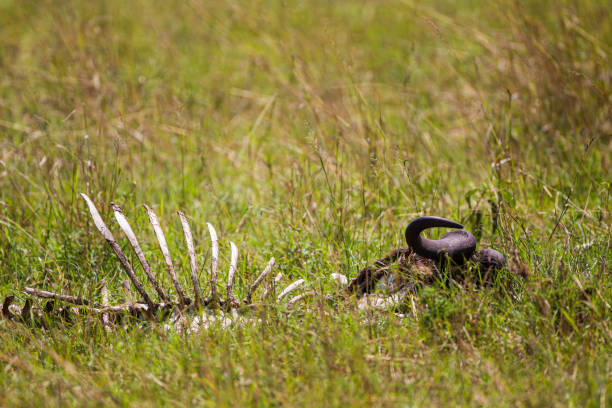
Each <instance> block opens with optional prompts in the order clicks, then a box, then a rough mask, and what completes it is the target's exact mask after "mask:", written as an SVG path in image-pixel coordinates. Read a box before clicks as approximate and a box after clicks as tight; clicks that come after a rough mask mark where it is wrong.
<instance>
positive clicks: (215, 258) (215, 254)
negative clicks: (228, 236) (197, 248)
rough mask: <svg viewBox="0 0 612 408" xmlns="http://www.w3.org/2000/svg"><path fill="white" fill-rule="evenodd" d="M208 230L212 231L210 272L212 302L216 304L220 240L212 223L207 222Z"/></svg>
mask: <svg viewBox="0 0 612 408" xmlns="http://www.w3.org/2000/svg"><path fill="white" fill-rule="evenodd" d="M206 226H207V227H208V232H209V233H210V240H211V241H212V255H211V273H210V302H211V303H212V304H215V303H216V302H217V287H216V286H217V267H218V265H219V241H218V239H217V231H215V228H214V227H213V226H212V224H210V223H208V222H207V223H206Z"/></svg>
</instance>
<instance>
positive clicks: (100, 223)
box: [81, 193, 154, 309]
mask: <svg viewBox="0 0 612 408" xmlns="http://www.w3.org/2000/svg"><path fill="white" fill-rule="evenodd" d="M81 197H83V199H84V200H85V202H86V203H87V207H88V208H89V213H90V214H91V218H92V219H93V222H94V224H95V226H96V228H97V229H98V231H100V233H101V234H102V236H103V237H104V239H106V242H108V244H109V245H110V247H111V248H112V249H113V252H115V255H117V258H118V259H119V263H120V264H121V266H122V267H123V270H124V271H125V273H126V274H127V275H128V277H129V278H130V280H131V281H132V284H134V287H135V288H136V290H138V293H140V295H141V296H142V297H143V299H144V300H145V302H146V303H147V305H149V307H150V308H151V309H153V308H154V303H153V301H152V300H151V298H150V297H149V295H148V294H147V292H146V291H145V290H144V288H143V287H142V285H141V284H140V282H139V281H138V278H137V277H136V274H134V270H133V269H132V266H131V265H130V263H129V262H128V260H127V258H126V257H125V255H124V254H123V251H122V250H121V247H119V244H117V241H115V238H114V237H113V234H112V233H111V232H110V230H109V229H108V227H107V226H106V224H105V223H104V220H102V217H101V216H100V213H99V212H98V209H97V208H96V206H95V205H94V203H93V202H92V201H91V200H90V199H89V197H87V195H86V194H83V193H81Z"/></svg>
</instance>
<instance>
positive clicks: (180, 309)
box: [1, 194, 313, 327]
mask: <svg viewBox="0 0 612 408" xmlns="http://www.w3.org/2000/svg"><path fill="white" fill-rule="evenodd" d="M81 196H82V197H83V199H84V200H85V202H86V203H87V207H88V209H89V212H90V214H91V217H92V219H93V222H94V224H95V226H96V228H97V229H98V231H100V233H101V234H102V236H103V237H104V238H105V239H106V242H107V243H108V244H109V246H110V247H111V248H112V250H113V252H114V253H115V255H116V256H117V258H118V260H119V262H120V264H121V267H122V269H123V271H124V272H125V274H126V275H127V277H128V278H129V279H130V281H131V282H132V285H133V286H134V288H135V289H136V291H137V292H138V294H139V295H140V296H141V297H142V300H139V301H136V302H130V303H127V304H123V305H114V306H112V305H109V303H108V290H107V288H106V283H105V282H104V281H102V282H101V288H100V292H101V304H98V303H96V302H93V301H92V300H89V299H84V298H80V297H75V296H71V295H65V294H61V293H54V292H49V291H45V290H39V289H35V288H30V287H26V288H25V289H24V291H25V293H26V294H27V295H30V296H33V297H37V298H42V299H48V302H47V303H46V304H45V306H44V307H42V308H40V307H36V306H33V303H32V300H31V298H30V297H28V298H27V299H26V301H25V304H24V306H23V307H19V306H17V305H14V304H12V302H13V300H14V296H13V295H10V296H7V297H6V298H5V299H4V302H3V304H2V310H1V313H2V314H1V316H2V317H4V318H6V319H9V320H14V321H23V322H29V323H34V324H38V325H42V326H44V325H45V322H46V321H48V318H49V317H50V316H52V315H56V316H57V315H59V316H60V317H63V318H65V319H70V318H71V314H79V313H80V311H79V308H76V307H75V306H80V307H83V308H86V309H88V310H89V311H90V312H93V313H95V314H97V315H99V316H100V317H101V319H102V323H103V325H104V326H105V327H108V326H109V325H110V324H111V323H112V322H121V321H123V320H124V319H125V318H126V317H127V316H130V315H131V316H133V317H135V318H137V319H138V320H139V321H146V320H149V321H160V320H165V321H170V322H171V323H173V324H174V325H175V327H184V325H185V323H186V319H185V316H187V315H192V316H193V315H194V314H195V313H196V312H198V311H202V310H204V313H203V314H201V315H199V316H198V315H196V316H195V319H194V321H195V323H196V324H198V323H205V322H210V321H213V320H215V319H216V317H220V318H221V322H222V324H225V323H226V317H225V316H226V315H227V314H228V313H229V314H230V315H233V316H234V317H235V316H237V314H238V312H239V311H244V310H248V309H250V308H252V307H254V306H255V303H254V301H253V295H254V293H255V291H256V290H257V288H258V286H259V285H260V284H261V283H262V281H263V280H264V279H265V278H266V277H267V276H268V275H269V274H270V272H271V271H272V269H273V267H274V263H275V260H274V258H271V259H270V261H269V262H268V264H267V266H266V267H265V269H264V270H263V272H262V273H261V274H260V275H259V276H258V277H257V279H255V280H254V281H253V282H252V284H251V285H250V287H249V289H248V291H247V294H246V296H245V298H244V299H243V300H242V301H241V300H239V299H237V298H236V297H235V295H234V292H233V288H234V278H235V275H236V266H237V263H238V248H237V247H236V245H235V244H234V243H233V242H230V248H231V256H230V265H229V271H228V277H227V285H226V286H225V292H226V296H225V298H223V297H221V296H220V294H219V293H218V292H217V275H218V265H219V240H218V238H217V233H216V231H215V229H214V227H213V226H212V225H211V224H210V223H207V224H206V225H207V227H208V231H209V233H210V238H211V241H212V256H211V275H210V287H211V289H210V296H209V297H204V296H203V295H202V292H201V288H200V284H199V281H198V266H197V261H196V254H195V249H194V243H193V236H192V232H191V228H190V227H189V223H188V222H187V218H186V217H185V214H184V213H182V212H181V211H179V212H178V215H179V217H180V220H181V225H182V228H183V233H184V237H185V241H186V244H187V252H188V254H189V265H190V272H191V282H192V285H193V294H194V296H193V297H194V298H193V300H192V299H191V298H189V297H188V296H187V295H186V293H185V292H184V291H183V288H181V285H180V283H179V281H178V278H177V275H176V271H175V269H174V264H173V263H172V258H171V256H170V251H169V248H168V244H167V242H166V238H165V235H164V232H163V230H162V228H161V225H160V222H159V220H158V218H157V215H156V214H155V213H154V212H153V210H152V209H151V208H150V207H148V206H146V205H145V208H146V211H147V214H148V216H149V221H150V223H151V225H152V227H153V230H154V232H155V235H156V238H157V241H158V243H159V248H160V251H161V253H162V255H163V258H164V261H165V264H166V268H167V271H168V274H169V275H170V280H171V281H172V284H173V286H174V288H175V290H176V293H177V296H178V300H176V301H173V300H172V299H170V297H169V296H168V295H167V294H166V293H165V292H164V290H163V289H162V288H161V287H160V285H159V283H158V281H157V279H156V278H155V276H154V275H153V273H152V271H151V267H150V265H149V263H148V262H147V260H146V258H145V256H144V252H143V250H142V248H141V247H140V244H139V242H138V239H137V238H136V235H135V234H134V231H133V230H132V228H131V226H130V224H129V223H128V221H127V219H126V217H125V216H124V215H123V211H122V210H121V208H120V207H119V206H118V205H115V204H112V208H113V212H114V214H115V218H116V220H117V223H118V224H119V227H120V228H121V230H122V231H123V233H124V234H125V236H126V238H127V240H128V242H129V243H130V245H131V247H132V249H133V250H134V253H135V254H136V257H137V258H138V261H139V262H140V264H141V266H142V269H143V271H144V273H145V275H146V277H147V279H148V281H149V282H150V283H151V285H152V286H153V288H154V289H155V292H157V297H158V300H154V299H153V298H152V297H151V296H150V295H149V293H148V292H147V291H146V290H145V288H144V286H143V285H142V283H141V282H140V281H139V279H138V277H137V276H136V274H135V273H134V268H133V267H132V265H131V264H130V262H129V261H128V260H127V258H126V256H125V254H124V253H123V251H122V250H121V247H120V246H119V244H118V243H117V241H116V240H115V238H114V236H113V234H112V233H111V231H110V229H109V228H108V227H107V226H106V224H105V223H104V220H103V219H102V217H101V216H100V213H99V212H98V210H97V208H96V206H95V205H94V203H93V202H92V200H91V199H90V198H89V197H88V196H87V195H85V194H81ZM304 283H305V281H304V280H303V279H298V280H296V281H294V282H293V283H291V284H290V285H288V286H287V287H286V288H285V289H284V290H283V291H281V293H280V294H279V295H278V296H277V298H276V301H277V302H279V303H280V302H282V301H283V300H284V299H285V298H286V297H287V296H288V295H289V294H290V293H291V292H293V291H295V290H296V289H298V288H299V287H300V286H302V285H303V284H304ZM126 286H127V287H128V290H129V285H126ZM268 294H269V292H268V291H266V293H265V294H264V297H266V295H268ZM312 294H313V292H311V291H307V292H304V293H302V294H299V295H297V296H294V297H293V298H290V299H289V300H287V301H286V305H287V306H291V305H293V304H295V303H297V302H299V301H300V300H303V299H304V298H306V297H308V296H311V295H312ZM55 301H61V302H64V303H67V304H70V305H72V306H71V307H61V308H56V307H55ZM213 310H216V311H217V312H218V313H217V314H216V315H213V314H211V313H207V311H208V312H210V311H213ZM215 316H216V317H215Z"/></svg>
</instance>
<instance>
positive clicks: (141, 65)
mask: <svg viewBox="0 0 612 408" xmlns="http://www.w3.org/2000/svg"><path fill="white" fill-rule="evenodd" d="M611 39H612V14H611V13H610V9H609V6H606V5H605V2H600V1H597V0H566V1H560V2H559V1H552V0H539V1H535V0H533V1H532V0H529V1H523V2H518V1H512V0H500V1H499V2H489V3H486V2H476V1H473V0H462V1H458V2H455V1H449V0H432V1H427V2H419V1H412V0H404V1H370V0H366V1H347V2H326V1H316V0H308V1H303V2H299V3H298V2H279V1H267V0H266V1H257V2H230V1H227V2H226V1H219V2H199V1H186V2H147V1H140V0H139V1H133V2H121V1H114V0H110V1H106V2H88V3H85V2H78V1H63V2H52V1H47V0H45V1H37V2H33V1H13V0H0V295H2V296H5V295H8V294H11V293H15V294H16V295H17V298H18V302H23V299H24V297H23V295H22V294H21V290H22V289H23V287H24V286H35V287H40V288H45V289H48V290H56V291H63V292H66V293H74V294H84V295H87V296H89V295H91V296H94V297H95V296H97V295H96V294H95V289H96V287H97V284H98V282H99V281H100V280H101V279H106V280H107V281H108V282H109V286H110V290H111V297H112V300H113V301H114V302H120V301H121V298H122V294H121V281H122V280H123V279H124V277H123V275H122V273H121V271H120V269H119V266H118V264H117V262H116V261H115V259H114V257H113V256H112V254H111V252H110V249H109V248H108V247H107V246H106V245H105V243H104V242H103V239H102V238H101V236H99V234H97V232H96V231H95V230H94V227H93V224H92V223H91V221H90V219H89V216H88V214H87V210H86V207H85V203H84V202H83V201H82V200H80V199H79V197H78V193H79V192H86V193H88V194H89V195H90V197H92V199H93V200H94V201H95V202H96V204H97V205H98V207H99V208H100V209H101V210H103V211H102V215H103V217H104V218H105V219H106V220H107V221H108V222H109V225H111V228H112V229H113V230H114V231H116V233H115V235H116V236H117V237H119V236H120V234H119V231H118V229H116V228H115V224H113V223H112V222H110V221H111V217H112V214H111V212H110V202H111V201H114V202H116V203H119V204H120V205H122V206H123V208H124V212H125V213H126V215H127V217H128V218H129V219H130V221H131V222H132V223H133V227H134V229H135V230H136V232H137V234H138V235H139V237H140V238H141V240H143V247H144V249H145V252H146V253H147V254H148V258H149V259H150V260H151V261H153V264H154V267H155V269H156V270H158V271H163V266H162V264H161V257H160V256H159V255H158V253H157V249H156V247H155V244H154V242H153V240H152V239H153V238H152V237H153V234H152V233H151V231H150V227H149V226H148V224H147V220H146V215H145V212H144V210H143V209H142V204H143V203H146V204H149V205H151V206H153V207H154V208H155V209H156V211H157V213H158V215H159V216H160V218H161V220H162V223H163V225H164V227H165V229H166V234H167V237H168V241H169V245H170V247H171V249H172V253H173V255H174V257H175V262H176V263H177V264H179V265H181V266H182V268H181V270H182V272H181V281H182V282H183V283H184V284H186V283H187V282H188V272H187V268H186V267H187V265H188V259H187V255H186V251H185V250H184V247H183V243H182V231H181V228H180V224H179V221H178V217H177V216H176V214H175V211H176V210H179V209H182V210H184V211H185V212H186V213H187V214H188V216H189V217H190V220H191V224H192V228H193V230H194V236H195V237H196V246H197V252H198V254H200V258H199V263H200V265H201V266H202V267H203V269H204V272H203V276H202V280H204V274H206V273H207V269H206V268H204V266H205V265H208V264H209V249H208V248H209V241H208V238H207V236H208V235H207V231H206V228H205V222H207V221H209V222H212V223H213V224H214V225H215V226H216V228H217V231H218V232H219V234H220V237H221V246H222V260H221V264H222V270H223V273H225V271H226V266H227V262H228V258H229V244H228V242H229V240H232V241H234V242H236V243H237V244H238V245H239V249H240V264H239V269H238V282H237V285H236V289H235V290H236V292H238V294H241V293H244V290H245V285H246V284H247V282H249V281H251V280H252V278H253V277H255V276H256V274H258V273H259V272H260V271H261V270H262V269H263V267H264V266H265V263H266V261H267V260H268V258H269V257H271V256H274V257H275V258H276V259H277V263H278V268H277V270H278V271H281V272H283V274H284V276H285V278H284V280H286V281H287V282H288V281H290V280H292V279H295V278H297V277H303V278H305V279H306V280H307V281H308V282H309V284H310V285H312V286H314V287H317V288H320V289H321V290H322V291H324V292H326V293H331V292H332V291H333V290H335V288H334V287H333V285H332V283H331V282H330V280H329V274H330V273H332V272H340V273H344V274H346V275H347V276H348V277H349V278H350V277H353V276H355V274H356V272H357V271H358V270H359V269H360V268H362V267H363V266H365V265H367V264H369V263H371V262H372V261H373V260H374V259H376V258H378V257H380V256H382V255H383V254H384V253H386V252H387V251H388V250H390V249H391V248H394V247H398V246H400V245H402V241H403V237H402V233H403V229H404V228H405V226H406V224H407V222H409V220H411V219H412V218H414V217H416V216H418V215H424V214H430V215H439V216H444V217H446V218H450V219H454V220H458V221H461V222H463V223H464V224H465V225H466V228H468V229H470V230H472V231H474V232H475V233H476V235H477V238H478V240H479V245H480V246H492V247H494V248H497V249H500V250H502V251H503V252H504V253H505V254H506V255H507V256H508V257H509V258H510V259H511V261H512V265H514V266H515V267H520V268H523V269H524V270H527V271H528V272H529V278H528V279H527V280H519V281H512V283H511V284H509V285H508V284H503V283H502V282H499V283H497V284H496V285H494V286H493V287H491V288H486V289H477V288H474V287H470V286H465V287H461V286H452V287H450V288H447V287H444V286H441V285H440V286H434V287H431V288H426V289H424V290H422V291H421V292H419V294H418V295H417V297H416V299H415V305H416V312H417V313H416V317H410V318H400V317H398V316H396V315H395V314H393V313H372V314H365V315H364V314H363V313H358V312H357V311H356V310H355V308H354V305H352V304H350V302H348V303H347V304H341V305H338V306H337V307H331V306H328V305H325V304H319V303H318V302H314V303H313V304H311V308H310V311H308V312H307V313H305V314H293V315H290V316H289V317H286V316H285V314H284V313H283V312H282V310H280V309H279V310H277V309H274V308H272V309H269V310H263V311H260V312H258V314H259V315H260V316H259V317H260V318H261V319H262V323H261V324H258V325H256V326H253V327H241V328H236V329H234V330H231V331H223V330H221V329H220V328H213V329H211V330H209V331H203V332H201V333H198V334H195V335H190V336H182V335H180V334H177V333H165V332H163V331H162V330H161V328H158V327H152V328H149V329H145V330H135V329H133V328H117V329H115V330H114V331H113V332H112V333H109V334H107V333H106V332H105V331H104V330H103V329H102V328H101V326H100V324H99V323H98V322H96V321H95V320H92V319H83V321H78V322H76V323H75V324H74V325H70V326H68V325H63V324H58V325H56V326H55V327H53V328H52V329H51V330H49V331H46V332H45V331H41V330H39V329H32V328H27V327H23V326H19V325H14V324H9V323H7V322H0V337H1V341H0V368H1V371H2V374H1V375H0V406H32V405H40V406H46V405H49V406H57V405H62V406H63V405H78V406H98V405H100V406H108V405H120V406H123V405H129V406H157V405H180V406H185V405H205V406H242V405H258V406H268V405H274V406H279V405H283V406H284V405H287V406H339V405H342V406H347V405H348V406H374V405H376V406H398V405H399V406H479V405H484V406H529V407H531V406H581V407H582V406H589V407H605V406H610V405H612V381H611V380H610V378H612V357H611V356H612V348H611V347H610V346H611V343H612V325H611V323H610V322H611V321H612V310H611V306H610V305H611V304H612V280H611V278H610V271H611V268H610V258H611V256H610V255H611V247H610V230H611V214H610V206H611V204H610V180H611V179H612V177H611V176H612V175H611V171H610V169H612V154H611V152H612V139H611V135H612V119H611V118H612V64H611V63H610V55H611V51H612V43H611ZM121 245H123V246H125V245H127V243H126V242H125V241H123V240H122V241H121ZM138 273H139V274H141V273H142V271H138ZM160 275H161V273H160ZM162 279H165V280H164V286H165V287H167V288H169V287H170V283H169V281H168V278H167V277H166V276H164V277H163V278H162Z"/></svg>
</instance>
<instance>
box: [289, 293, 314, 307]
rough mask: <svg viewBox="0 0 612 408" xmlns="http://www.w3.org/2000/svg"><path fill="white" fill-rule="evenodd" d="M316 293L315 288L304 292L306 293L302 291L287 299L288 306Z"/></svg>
mask: <svg viewBox="0 0 612 408" xmlns="http://www.w3.org/2000/svg"><path fill="white" fill-rule="evenodd" d="M314 294H315V292H314V291H313V290H311V291H308V292H304V293H300V294H299V295H297V296H294V297H292V298H291V299H289V300H288V301H287V306H292V305H293V304H295V303H297V302H299V301H300V300H302V299H306V298H307V297H310V296H314Z"/></svg>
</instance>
